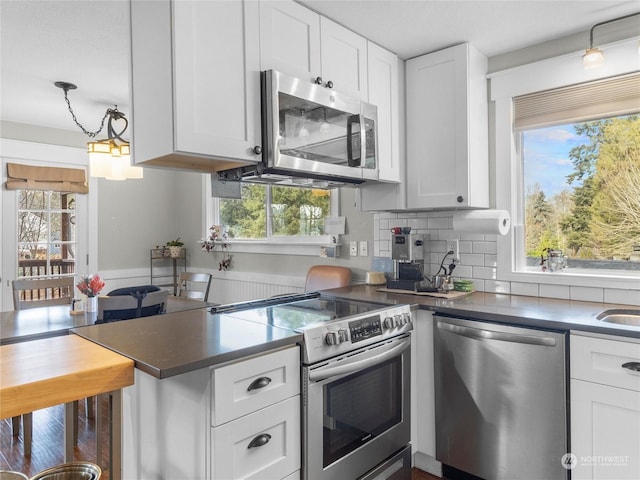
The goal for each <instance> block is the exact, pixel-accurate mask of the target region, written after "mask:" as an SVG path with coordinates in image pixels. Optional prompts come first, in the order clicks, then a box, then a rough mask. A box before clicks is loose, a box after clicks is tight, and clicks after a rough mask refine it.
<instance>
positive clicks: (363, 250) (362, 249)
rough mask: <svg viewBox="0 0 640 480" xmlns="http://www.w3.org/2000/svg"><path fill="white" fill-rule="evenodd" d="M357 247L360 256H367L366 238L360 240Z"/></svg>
mask: <svg viewBox="0 0 640 480" xmlns="http://www.w3.org/2000/svg"><path fill="white" fill-rule="evenodd" d="M358 247H359V250H358V255H360V256H361V257H368V256H369V246H368V245H367V241H366V240H360V243H359V245H358Z"/></svg>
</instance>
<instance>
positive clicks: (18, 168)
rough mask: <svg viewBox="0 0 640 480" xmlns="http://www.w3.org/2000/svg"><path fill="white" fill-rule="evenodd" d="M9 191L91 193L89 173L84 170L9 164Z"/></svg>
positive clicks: (7, 184) (7, 185)
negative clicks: (88, 182) (88, 179)
mask: <svg viewBox="0 0 640 480" xmlns="http://www.w3.org/2000/svg"><path fill="white" fill-rule="evenodd" d="M6 187H7V190H18V189H24V190H52V191H54V192H65V193H66V192H72V193H89V185H88V184H87V172H86V171H85V169H83V168H59V167H35V166H33V165H21V164H19V163H7V183H6Z"/></svg>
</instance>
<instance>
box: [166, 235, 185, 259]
mask: <svg viewBox="0 0 640 480" xmlns="http://www.w3.org/2000/svg"><path fill="white" fill-rule="evenodd" d="M166 246H167V247H168V248H169V256H170V257H171V258H180V257H181V256H182V247H183V246H184V242H183V241H182V240H180V237H178V238H176V239H175V240H169V241H168V242H167V245H166Z"/></svg>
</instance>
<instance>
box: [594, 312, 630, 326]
mask: <svg viewBox="0 0 640 480" xmlns="http://www.w3.org/2000/svg"><path fill="white" fill-rule="evenodd" d="M596 318H597V319H598V320H601V321H603V322H609V323H619V324H622V325H632V326H635V327H640V310H632V309H628V310H627V309H617V308H616V309H612V310H605V311H604V312H600V313H599V314H598V316H597V317H596Z"/></svg>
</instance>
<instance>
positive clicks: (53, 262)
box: [17, 190, 77, 278]
mask: <svg viewBox="0 0 640 480" xmlns="http://www.w3.org/2000/svg"><path fill="white" fill-rule="evenodd" d="M75 207H76V194H75V193H61V192H52V191H37V190H19V191H18V212H17V213H18V229H17V233H18V273H17V278H23V277H52V276H63V275H73V274H74V273H75V271H76V268H75V264H76V251H77V236H76V211H75Z"/></svg>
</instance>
